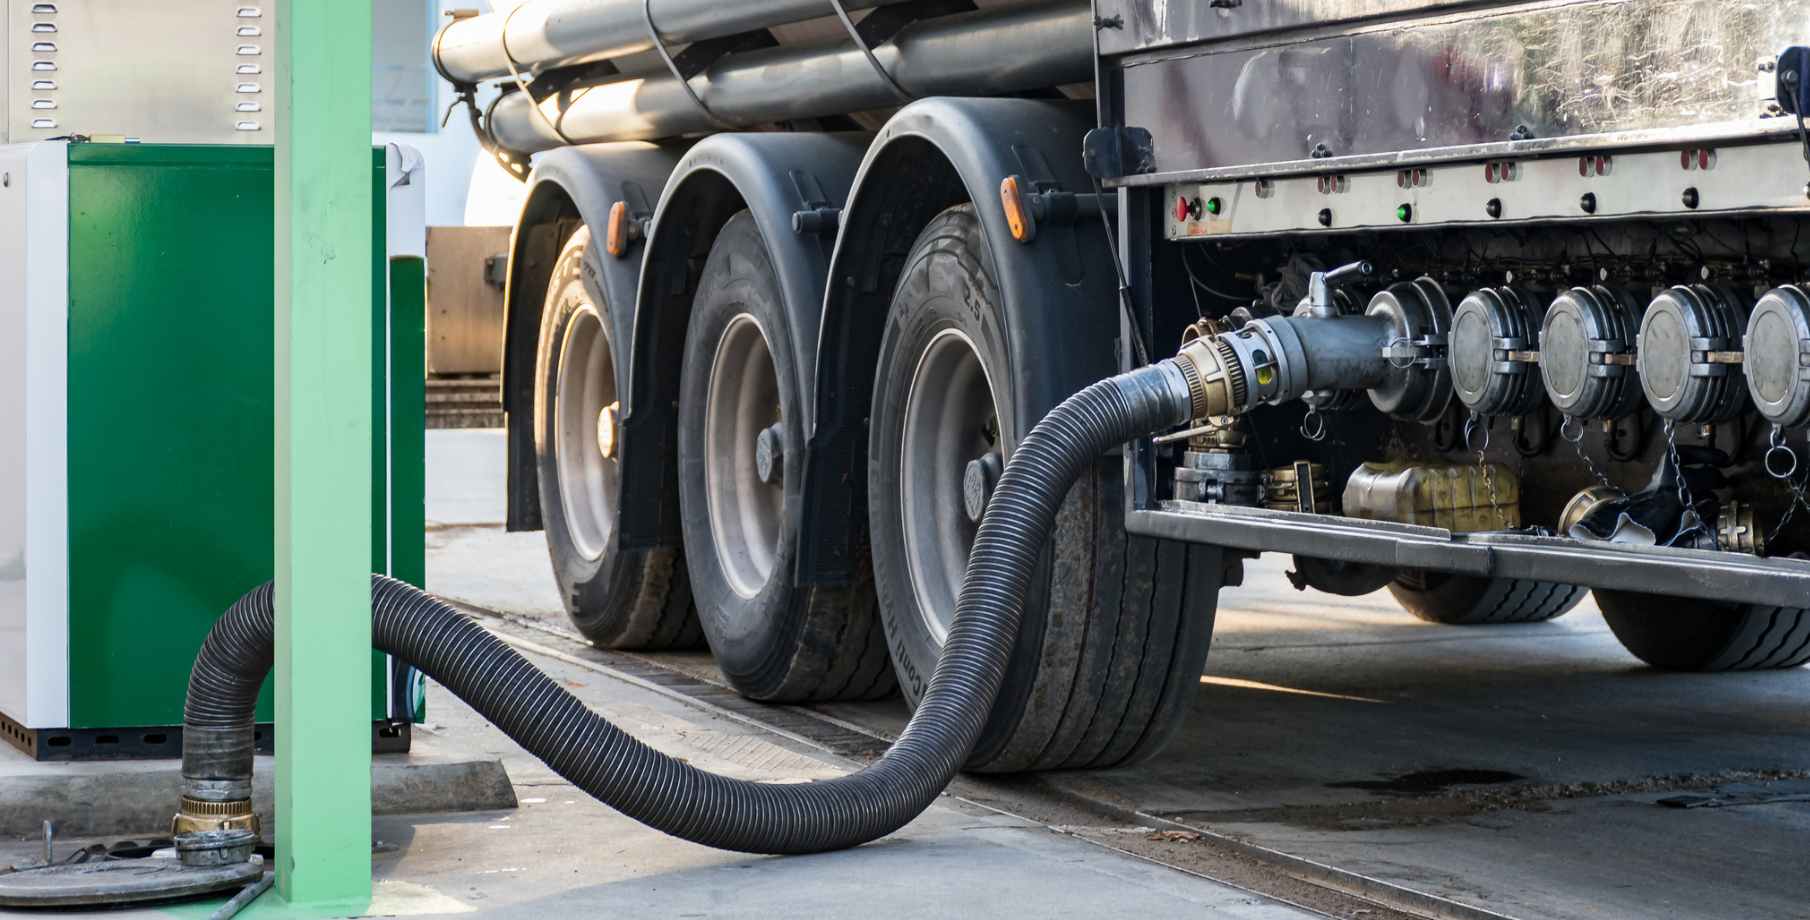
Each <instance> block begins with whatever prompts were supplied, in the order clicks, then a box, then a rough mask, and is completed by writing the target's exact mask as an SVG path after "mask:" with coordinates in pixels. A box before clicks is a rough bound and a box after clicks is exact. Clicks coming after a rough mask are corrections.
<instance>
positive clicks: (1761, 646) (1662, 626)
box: [1596, 590, 1810, 671]
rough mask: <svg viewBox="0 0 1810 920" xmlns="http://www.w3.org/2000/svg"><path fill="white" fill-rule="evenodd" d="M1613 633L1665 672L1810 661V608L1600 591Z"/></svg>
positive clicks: (1600, 604)
mask: <svg viewBox="0 0 1810 920" xmlns="http://www.w3.org/2000/svg"><path fill="white" fill-rule="evenodd" d="M1596 605H1597V606H1598V607H1599V608H1601V609H1602V611H1603V619H1604V620H1606V621H1608V623H1609V631H1610V632H1613V633H1614V634H1615V638H1616V639H1617V640H1619V641H1620V642H1621V645H1622V648H1625V649H1627V650H1628V652H1629V653H1631V654H1632V655H1633V656H1634V657H1636V658H1639V659H1640V660H1641V661H1644V662H1646V663H1647V664H1649V665H1652V666H1653V667H1655V668H1660V669H1662V670H1666V671H1765V670H1776V669H1782V668H1795V667H1798V666H1800V665H1803V664H1804V663H1806V662H1810V610H1802V609H1798V608H1795V607H1762V606H1758V605H1755V604H1720V603H1717V602H1715V601H1705V600H1697V599H1694V598H1682V597H1664V596H1660V595H1654V594H1635V593H1632V592H1624V591H1601V590H1599V591H1597V592H1596Z"/></svg>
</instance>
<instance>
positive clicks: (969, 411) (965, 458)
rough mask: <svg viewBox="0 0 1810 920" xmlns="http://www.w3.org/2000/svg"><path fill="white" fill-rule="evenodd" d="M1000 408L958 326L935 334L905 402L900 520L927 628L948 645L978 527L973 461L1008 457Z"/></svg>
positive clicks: (983, 367)
mask: <svg viewBox="0 0 1810 920" xmlns="http://www.w3.org/2000/svg"><path fill="white" fill-rule="evenodd" d="M999 417H1000V414H999V408H998V404H997V402H996V401H995V399H994V396H993V385H992V381H991V379H990V378H989V377H988V375H987V369H986V365H984V364H982V363H981V360H980V355H979V352H978V351H977V350H976V349H975V348H974V343H973V341H971V340H970V339H969V338H968V337H967V336H966V335H964V334H962V333H961V332H958V331H956V330H954V329H945V330H943V331H942V332H939V333H937V334H936V336H935V337H934V338H932V339H931V340H930V344H929V345H928V346H926V347H925V349H924V354H923V356H922V357H920V358H919V359H918V366H917V370H916V371H914V372H913V373H912V377H911V389H910V390H909V391H908V392H907V394H906V397H905V428H904V434H903V437H902V440H901V442H900V446H899V485H900V489H899V515H900V520H901V523H902V527H901V530H902V531H903V534H904V538H905V561H906V568H907V569H908V570H909V572H910V576H911V589H912V593H913V595H914V596H915V597H916V599H917V604H918V613H919V615H920V616H922V617H923V619H924V626H925V627H926V628H927V629H928V630H929V631H930V635H931V637H932V638H933V639H935V640H936V643H937V645H939V646H940V645H942V644H943V642H944V641H946V640H947V639H948V637H949V628H950V626H952V625H953V624H954V622H955V602H956V599H957V598H958V597H959V596H960V594H961V587H962V578H963V576H964V574H965V573H966V571H967V568H968V553H969V551H970V550H972V549H973V548H974V535H975V534H976V533H977V532H978V531H979V529H980V527H979V525H978V524H975V523H974V522H972V521H970V520H969V519H968V515H967V512H966V510H965V508H964V504H963V494H962V489H963V479H964V476H965V475H966V473H967V469H968V464H969V463H971V462H972V461H974V460H975V459H977V458H979V457H982V456H984V455H986V454H987V453H989V452H991V451H999V452H1000V453H1001V455H1002V457H1003V455H1004V453H1005V449H1004V445H1003V444H1002V443H1001V438H1000V437H999Z"/></svg>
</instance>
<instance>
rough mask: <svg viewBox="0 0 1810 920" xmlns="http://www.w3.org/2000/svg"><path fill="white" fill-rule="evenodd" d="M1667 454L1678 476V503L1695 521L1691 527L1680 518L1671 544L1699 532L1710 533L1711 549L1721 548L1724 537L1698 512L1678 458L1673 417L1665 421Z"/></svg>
mask: <svg viewBox="0 0 1810 920" xmlns="http://www.w3.org/2000/svg"><path fill="white" fill-rule="evenodd" d="M1665 456H1666V460H1667V461H1668V462H1670V463H1671V464H1672V475H1674V476H1677V477H1678V503H1679V504H1681V505H1683V506H1684V513H1685V514H1686V515H1689V516H1690V519H1691V520H1692V521H1694V522H1695V523H1693V524H1692V525H1691V526H1690V527H1685V526H1684V518H1683V517H1680V518H1679V520H1678V533H1677V535H1675V536H1673V537H1672V541H1671V543H1670V544H1669V545H1671V546H1677V545H1678V544H1679V541H1681V540H1683V539H1684V538H1685V537H1686V536H1690V535H1693V534H1696V533H1698V532H1700V531H1701V532H1706V533H1708V534H1709V547H1710V549H1717V550H1719V549H1721V548H1722V546H1721V542H1722V538H1721V536H1720V535H1718V534H1717V533H1716V532H1715V531H1714V530H1711V529H1709V528H1708V527H1707V526H1705V525H1704V523H1703V516H1702V515H1701V514H1699V513H1698V512H1697V500H1696V498H1695V497H1694V496H1692V495H1691V483H1690V480H1689V479H1687V478H1686V477H1685V475H1684V462H1683V461H1682V460H1680V459H1679V458H1678V423H1677V422H1674V421H1672V420H1671V419H1666V421H1665Z"/></svg>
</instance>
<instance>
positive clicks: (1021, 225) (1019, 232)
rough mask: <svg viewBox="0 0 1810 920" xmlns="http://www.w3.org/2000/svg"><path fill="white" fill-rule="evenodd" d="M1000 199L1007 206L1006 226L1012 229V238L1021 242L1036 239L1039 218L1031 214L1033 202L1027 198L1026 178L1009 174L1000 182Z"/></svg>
mask: <svg viewBox="0 0 1810 920" xmlns="http://www.w3.org/2000/svg"><path fill="white" fill-rule="evenodd" d="M999 201H1000V204H1002V205H1004V206H1005V211H1006V226H1008V227H1010V228H1011V229H1012V239H1015V240H1017V241H1018V242H1020V243H1028V242H1030V241H1031V240H1034V239H1036V238H1037V218H1036V217H1035V216H1034V215H1032V214H1031V203H1030V202H1029V201H1027V200H1026V199H1025V195H1024V180H1023V179H1020V178H1018V177H1017V176H1007V177H1006V178H1005V181H1003V182H1001V183H999Z"/></svg>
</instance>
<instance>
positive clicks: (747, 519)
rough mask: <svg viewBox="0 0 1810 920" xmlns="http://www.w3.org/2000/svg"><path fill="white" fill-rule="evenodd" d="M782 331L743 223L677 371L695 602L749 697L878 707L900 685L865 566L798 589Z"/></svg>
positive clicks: (719, 254) (682, 488)
mask: <svg viewBox="0 0 1810 920" xmlns="http://www.w3.org/2000/svg"><path fill="white" fill-rule="evenodd" d="M813 306H814V305H813ZM788 328H790V323H789V322H788V320H787V317H786V305H785V300H784V297H783V295H782V294H781V292H780V287H779V280H778V277H777V275H776V274H775V272H774V269H773V264H772V261H771V260H770V259H769V257H768V255H767V248H766V244H765V242H763V241H762V239H761V236H760V231H759V230H758V229H757V228H756V226H755V223H754V220H753V218H752V216H751V215H749V214H748V212H746V211H743V212H741V213H740V214H737V215H736V216H734V217H733V218H731V219H730V220H729V223H728V224H727V225H725V226H724V227H723V230H722V233H721V234H720V235H719V236H718V237H717V239H716V242H715V244H714V245H713V246H712V248H711V250H710V257H709V259H708V260H707V261H706V262H705V265H704V271H703V274H702V276H701V277H700V279H699V281H698V293H697V296H696V298H695V299H694V300H693V302H692V314H691V320H690V324H689V327H688V330H687V332H686V337H685V353H684V359H683V364H682V365H681V370H680V384H679V432H678V442H679V443H678V448H679V508H680V514H679V517H680V521H681V526H682V528H683V532H684V538H685V557H686V561H687V567H688V568H689V570H690V572H691V586H692V595H693V596H694V597H696V598H697V603H698V611H699V617H700V622H701V623H702V625H703V629H704V637H705V639H706V640H708V642H709V643H710V648H711V650H712V651H713V652H714V653H715V654H716V662H717V666H718V667H719V668H721V669H722V672H723V675H724V676H725V677H727V678H728V680H729V683H730V684H731V685H732V686H734V687H735V689H736V690H737V691H739V692H740V693H742V694H743V695H744V696H748V697H750V698H753V699H757V700H766V701H771V702H803V701H825V700H866V699H877V698H880V697H884V696H887V695H890V694H891V693H892V691H893V688H894V683H893V676H892V669H891V668H890V667H889V666H888V664H887V661H886V642H885V638H884V635H883V634H882V632H881V630H880V622H879V617H878V615H877V614H876V612H875V610H874V590H873V578H872V575H871V574H870V573H869V572H868V570H867V568H866V566H865V565H862V566H860V571H861V574H860V575H859V577H857V578H856V579H855V580H854V582H853V583H852V584H847V585H795V584H794V583H793V575H792V573H793V568H794V564H793V563H794V560H795V559H796V556H797V546H798V530H799V520H800V516H801V515H800V508H801V506H800V502H801V501H802V498H801V495H802V486H803V480H804V477H803V476H802V475H799V473H800V470H799V463H800V462H801V461H800V458H802V457H803V456H804V442H805V431H804V420H803V416H802V413H801V411H800V406H801V405H802V402H803V397H802V394H801V393H800V392H799V390H800V387H799V384H798V379H799V377H798V366H797V360H796V358H795V357H794V356H793V354H792V347H791V338H790V336H788V335H787V334H786V330H787V329H788Z"/></svg>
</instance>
